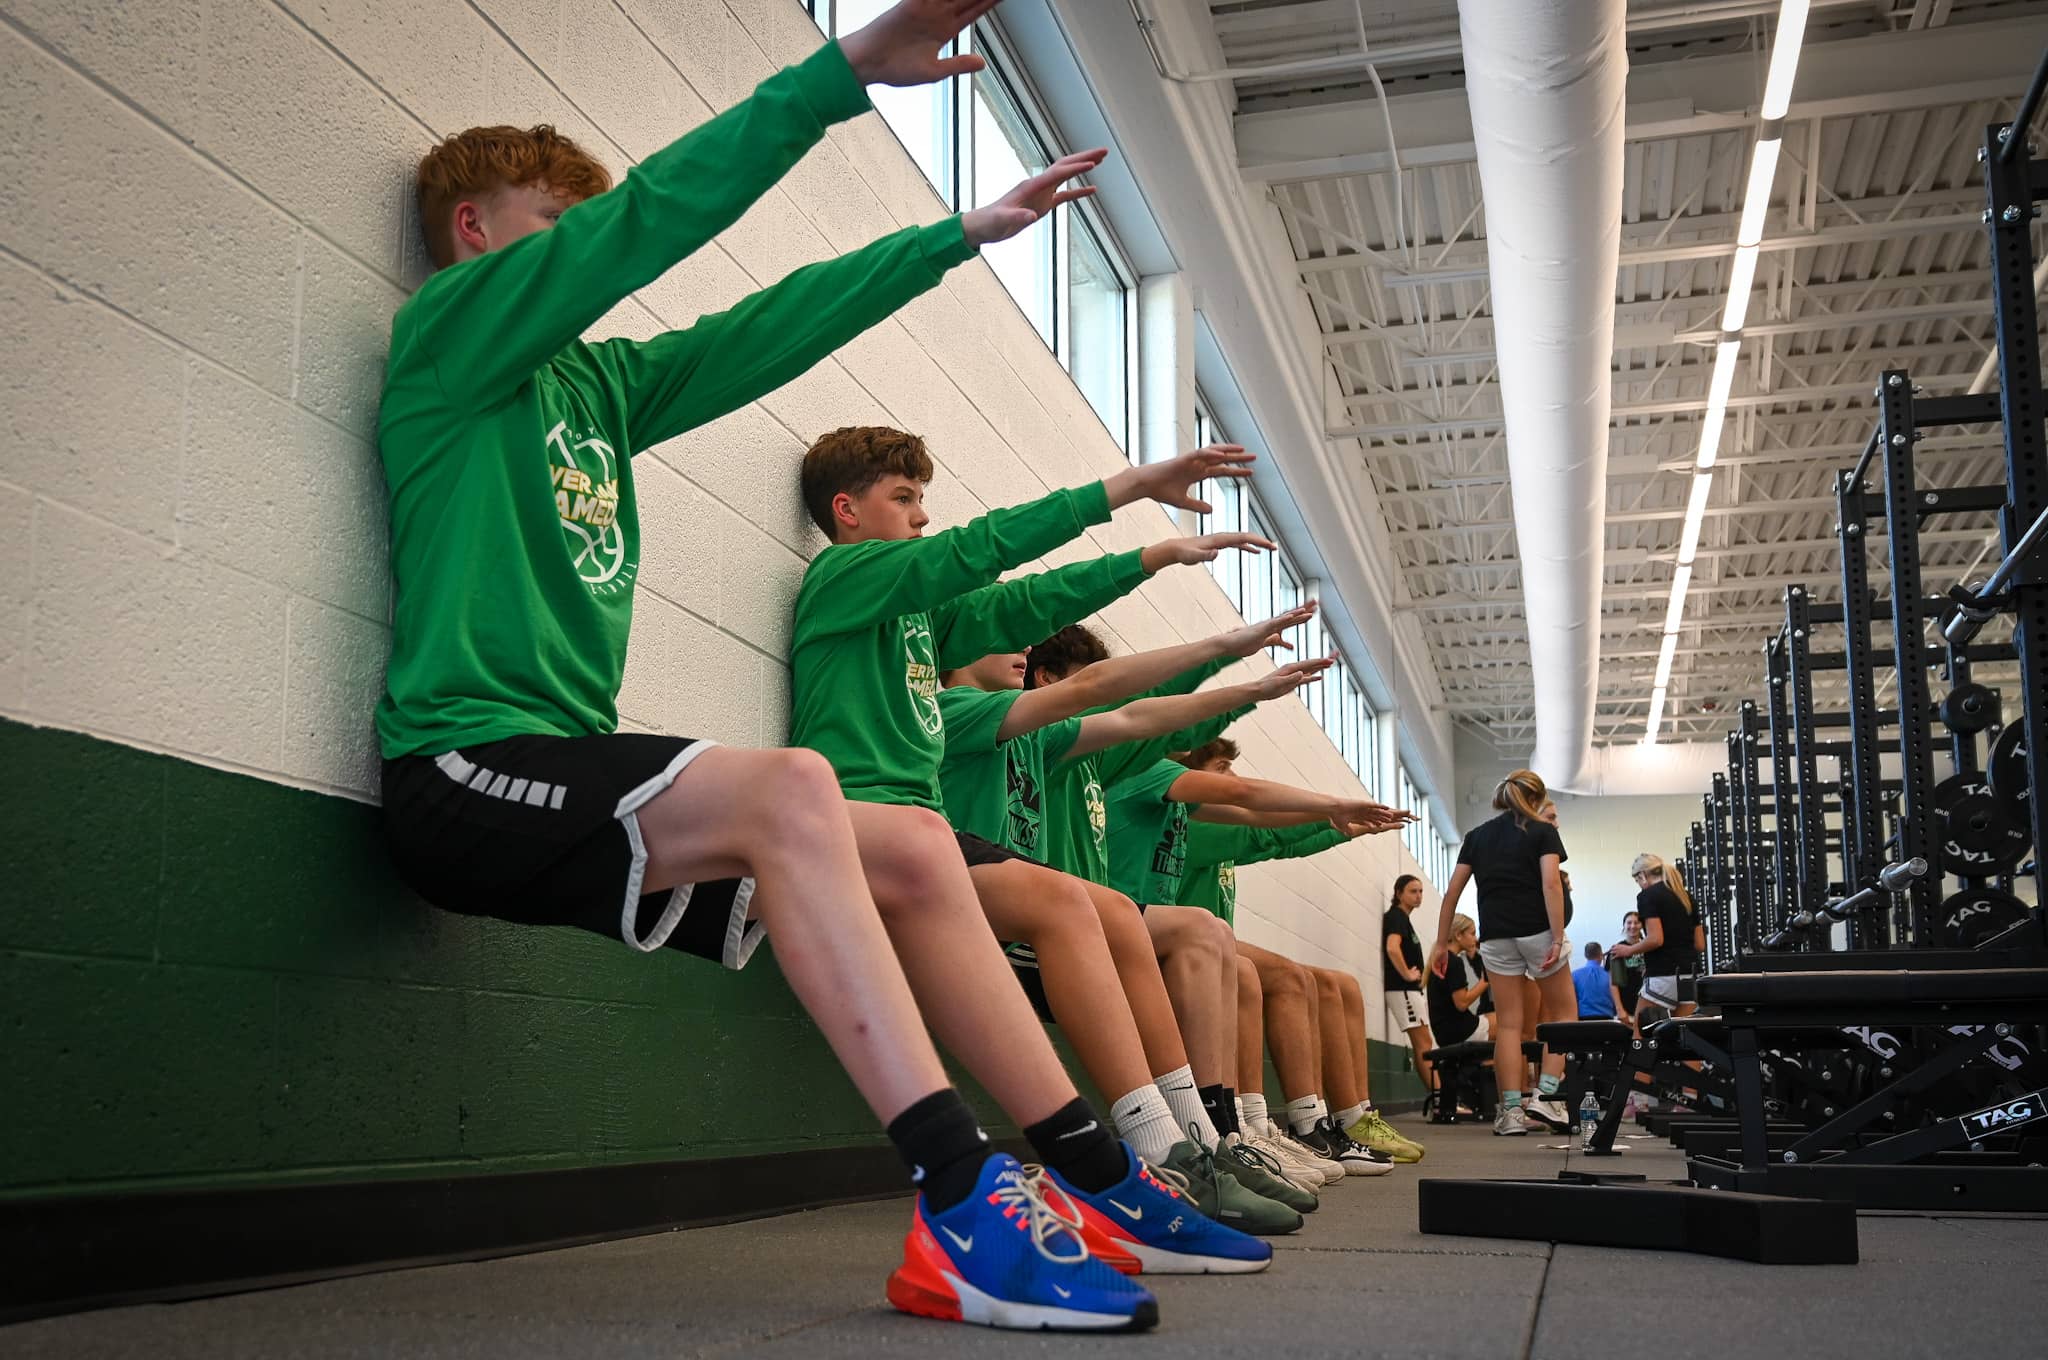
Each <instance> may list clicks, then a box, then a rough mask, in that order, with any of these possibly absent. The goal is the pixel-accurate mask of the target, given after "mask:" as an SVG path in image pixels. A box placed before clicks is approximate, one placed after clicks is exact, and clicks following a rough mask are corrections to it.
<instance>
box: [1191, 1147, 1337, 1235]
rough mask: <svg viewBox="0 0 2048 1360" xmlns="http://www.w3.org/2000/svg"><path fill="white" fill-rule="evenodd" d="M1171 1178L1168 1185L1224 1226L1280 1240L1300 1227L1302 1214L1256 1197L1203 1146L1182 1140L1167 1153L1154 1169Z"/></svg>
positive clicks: (1274, 1201) (1259, 1196) (1280, 1204)
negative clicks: (1161, 1163)
mask: <svg viewBox="0 0 2048 1360" xmlns="http://www.w3.org/2000/svg"><path fill="white" fill-rule="evenodd" d="M1155 1169H1156V1170H1158V1171H1160V1172H1163V1173H1166V1174H1167V1175H1168V1176H1169V1180H1168V1184H1171V1185H1173V1187H1174V1188H1175V1189H1176V1190H1181V1189H1182V1188H1183V1187H1185V1189H1184V1190H1183V1193H1185V1194H1186V1195H1187V1197H1188V1199H1189V1200H1191V1201H1192V1202H1193V1203H1194V1206H1195V1208H1197V1209H1199V1210H1201V1211H1202V1213H1204V1214H1206V1215H1207V1216H1208V1217H1210V1218H1213V1219H1215V1220H1216V1221H1217V1222H1218V1223H1221V1224H1223V1225H1224V1226H1225V1227H1229V1228H1235V1229H1237V1230H1238V1231H1239V1232H1246V1233H1252V1234H1254V1235H1256V1236H1259V1237H1277V1236H1279V1235H1280V1234H1282V1233H1291V1232H1293V1231H1294V1230H1295V1229H1297V1228H1299V1227H1300V1226H1301V1215H1300V1214H1299V1213H1297V1212H1295V1211H1294V1210H1293V1209H1290V1208H1288V1207H1287V1206H1286V1205H1284V1204H1282V1203H1280V1202H1279V1201H1278V1200H1271V1199H1267V1198H1266V1197H1265V1196H1264V1195H1255V1194H1253V1193H1252V1192H1251V1191H1249V1190H1247V1189H1245V1188H1244V1186H1242V1185H1240V1184H1239V1183H1238V1180H1237V1177H1236V1176H1235V1175H1233V1174H1232V1173H1231V1171H1230V1169H1229V1168H1228V1167H1227V1166H1223V1165H1221V1164H1219V1163H1218V1162H1217V1160H1216V1154H1215V1153H1213V1152H1211V1151H1209V1150H1208V1149H1207V1148H1205V1147H1203V1146H1202V1145H1201V1144H1200V1143H1196V1142H1190V1141H1188V1140H1185V1139H1183V1140H1182V1141H1181V1142H1178V1143H1175V1144H1174V1145H1173V1150H1172V1151H1170V1152H1168V1153H1167V1154H1166V1163H1165V1165H1163V1166H1160V1167H1157V1168H1155Z"/></svg>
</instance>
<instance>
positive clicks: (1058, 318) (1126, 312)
mask: <svg viewBox="0 0 2048 1360" xmlns="http://www.w3.org/2000/svg"><path fill="white" fill-rule="evenodd" d="M893 3H894V0H809V8H810V12H811V17H812V18H813V19H815V20H817V23H818V27H819V28H821V29H823V30H824V31H825V32H826V33H828V34H830V35H832V36H833V37H835V38H836V37H841V36H844V35H845V34H848V33H851V32H853V31H855V30H856V29H858V28H860V27H862V26H863V25H865V24H866V23H868V22H869V21H870V20H872V19H873V18H875V17H876V16H877V15H879V14H881V13H882V12H883V11H884V10H887V9H888V8H889V7H890V5H891V4H893ZM950 50H967V51H972V52H976V53H978V54H979V55H981V56H982V57H983V58H985V59H986V60H987V62H988V65H987V67H986V68H985V69H983V70H982V71H980V72H978V73H976V74H975V75H973V76H957V77H955V78H953V79H951V80H947V81H942V82H940V83H939V84H936V85H926V86H919V87H917V88H914V89H908V90H899V89H893V88H890V87H886V86H880V85H877V86H872V87H870V88H869V90H868V95H869V97H870V98H871V99H872V100H873V101H874V104H875V109H876V111H877V112H879V113H880V114H881V115H882V117H883V119H884V120H885V121H886V122H887V123H888V124H889V127H890V130H892V131H893V132H895V134H896V136H897V139H898V140H900V141H901V142H902V143H903V145H904V148H905V149H906V150H908V151H909V152H910V154H911V157H912V159H914V160H915V161H916V162H917V164H918V168H919V169H921V170H923V171H924V174H925V178H926V179H928V180H930V181H931V185H932V188H933V190H934V191H936V192H937V194H938V196H939V197H940V198H941V199H942V200H944V201H945V203H946V204H947V206H949V207H951V208H953V209H955V210H956V211H960V210H965V209H969V208H978V207H983V206H985V205H987V204H989V203H992V202H994V201H995V200H996V199H998V198H1000V197H1002V195H1004V194H1006V193H1008V192H1009V191H1010V189H1011V188H1013V187H1014V186H1015V185H1016V184H1017V182H1018V181H1019V180H1022V179H1024V178H1025V177H1027V176H1029V175H1032V174H1036V173H1037V172H1038V171H1040V170H1043V169H1044V168H1045V167H1046V166H1047V165H1049V164H1051V163H1052V162H1053V160H1055V159H1056V158H1057V157H1058V155H1059V154H1060V146H1061V142H1060V138H1059V137H1058V135H1057V132H1056V129H1055V128H1054V125H1053V122H1052V119H1051V117H1050V116H1049V115H1048V114H1047V113H1046V111H1045V109H1044V108H1043V107H1042V105H1041V104H1040V103H1039V101H1038V99H1037V98H1036V96H1035V95H1034V94H1033V92H1032V90H1031V87H1030V84H1029V82H1028V81H1027V80H1026V79H1025V78H1024V73H1023V70H1022V67H1021V65H1020V64H1019V63H1018V62H1017V60H1016V58H1015V57H1014V55H1013V54H1012V53H1011V52H1010V51H1009V49H1008V48H1007V47H1005V46H1004V44H1003V41H1002V36H1001V34H1000V33H998V32H997V31H996V30H995V29H994V28H993V27H992V26H991V25H990V24H988V23H986V22H984V23H981V24H977V25H975V27H973V28H972V29H970V30H969V31H968V32H967V33H965V34H963V35H962V36H961V40H960V42H959V43H957V44H956V45H955V48H954V49H949V54H950ZM981 256H982V258H983V259H984V260H986V261H988V265H989V268H991V269H993V270H994V271H995V274H996V277H997V278H998V279H1000V280H1002V283H1003V287H1004V289H1005V290H1007V291H1008V293H1009V294H1010V296H1011V297H1012V298H1014V299H1015V300H1016V303H1017V306H1018V307H1019V308H1020V309H1021V310H1022V311H1023V313H1024V315H1025V316H1026V317H1028V318H1030V320H1031V325H1032V327H1033V328H1034V329H1035V330H1037V332H1038V334H1039V338H1041V339H1042V340H1044V341H1045V343H1046V346H1047V347H1048V348H1049V349H1051V350H1052V351H1053V353H1054V354H1056V355H1058V356H1059V360H1060V363H1061V364H1062V365H1063V366H1064V367H1065V368H1066V370H1067V372H1068V373H1070V374H1071V375H1073V379H1074V384H1075V386H1076V387H1078V388H1079V389H1080V390H1081V393H1082V395H1083V396H1085V397H1087V399H1088V404H1089V405H1090V406H1091V407H1093V408H1094V409H1095V413H1096V415H1098V416H1099V417H1101V419H1102V423H1103V426H1104V428H1106V429H1107V430H1108V431H1109V433H1110V435H1111V436H1112V437H1113V438H1114V439H1115V440H1116V442H1117V447H1119V448H1121V449H1123V450H1124V452H1125V453H1126V454H1127V455H1132V456H1135V455H1134V450H1135V448H1136V442H1137V426H1138V422H1137V415H1136V410H1135V408H1136V405H1137V401H1136V395H1135V390H1134V388H1133V382H1132V375H1133V373H1134V372H1135V369H1136V366H1137V365H1136V359H1135V355H1136V350H1137V321H1138V318H1137V306H1136V299H1135V296H1134V294H1135V290H1136V287H1137V283H1136V274H1135V272H1134V271H1133V270H1132V269H1131V267H1130V266H1129V264H1128V263H1127V262H1126V261H1125V259H1124V256H1123V251H1122V249H1121V247H1119V246H1118V245H1117V243H1116V239H1115V237H1114V235H1113V234H1112V233H1111V232H1110V230H1109V226H1108V223H1107V222H1106V221H1104V219H1103V218H1102V216H1101V213H1100V212H1099V211H1098V210H1097V209H1096V207H1095V206H1094V205H1093V204H1092V203H1070V204H1066V205H1063V206H1062V207H1060V208H1059V209H1057V210H1056V211H1055V212H1054V213H1053V215H1052V216H1051V217H1049V218H1046V219H1045V220H1043V221H1040V222H1038V223H1035V224H1034V225H1032V226H1031V227H1030V228H1028V229H1027V230H1025V231H1024V232H1023V233H1022V234H1020V235H1018V236H1014V237H1012V238H1011V239H1009V240H1007V241H1004V242H1001V243H999V244H997V245H992V246H988V247H986V248H984V249H983V250H982V252H981Z"/></svg>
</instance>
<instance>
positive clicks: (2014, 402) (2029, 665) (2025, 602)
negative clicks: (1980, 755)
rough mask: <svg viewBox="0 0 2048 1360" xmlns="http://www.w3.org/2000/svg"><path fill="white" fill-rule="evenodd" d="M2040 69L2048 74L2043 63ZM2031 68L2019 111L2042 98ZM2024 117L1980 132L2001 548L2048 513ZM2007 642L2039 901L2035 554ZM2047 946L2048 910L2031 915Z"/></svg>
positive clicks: (2043, 874) (2043, 844)
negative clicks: (2001, 474)
mask: <svg viewBox="0 0 2048 1360" xmlns="http://www.w3.org/2000/svg"><path fill="white" fill-rule="evenodd" d="M2042 70H2044V71H2048V63H2044V65H2043V67H2042ZM2040 88H2041V78H2040V76H2039V75H2038V74H2037V76H2036V78H2035V83H2034V85H2033V87H2031V88H2030V90H2029V92H2028V93H2029V97H2028V99H2027V100H2026V102H2025V105H2024V108H2025V110H2026V111H2027V112H2028V113H2029V114H2031V113H2032V111H2033V108H2034V104H2035V103H2036V102H2037V101H2038V99H2039V97H2040ZM2026 137H2027V126H2026V123H2025V122H2019V123H2016V124H2012V125H2008V126H2004V127H1996V126H1995V127H1992V128H1990V129H1988V130H1987V131H1986V132H1985V134H1984V152H1983V156H1984V161H1985V165H1984V192H1985V213H1984V216H1985V222H1986V223H1987V224H1988V226H1989V228H1990V236H1991V300H1992V305H1993V308H1994V312H1993V318H1994V324H1995V326H1996V330H1997V335H1998V400H1999V411H2000V415H2001V418H2002V420H2003V422H2004V429H2005V480H2006V506H2005V517H2004V523H2003V524H2002V526H2001V527H2002V529H2003V531H2004V532H2003V546H2004V548H2005V550H2006V552H2007V553H2008V554H2010V553H2012V552H2013V551H2014V550H2015V549H2016V548H2017V546H2018V544H2019V542H2020V539H2021V537H2022V536H2023V535H2024V534H2025V533H2026V531H2027V529H2028V528H2029V526H2031V525H2032V524H2033V523H2034V521H2035V520H2036V519H2037V518H2038V517H2039V516H2040V515H2041V514H2042V513H2043V512H2044V511H2048V443H2044V441H2043V439H2042V434H2041V419H2042V416H2043V414H2044V407H2043V401H2042V391H2041V335H2040V319H2039V317H2038V315H2037V313H2036V311H2035V301H2034V245H2033V240H2032V236H2031V223H2032V221H2033V216H2034V197H2035V190H2034V184H2033V175H2034V162H2033V155H2034V149H2033V148H2032V147H2031V146H2028V145H2026V144H2025V143H2026ZM2010 579H2011V582H2012V587H2011V588H2012V597H2013V604H2014V606H2015V608H2014V619H2013V644H2014V648H2015V650H2016V651H2017V652H2018V653H2019V663H2020V685H2019V707H2020V713H2019V716H2018V718H2017V719H2016V721H2019V722H2022V723H2024V724H2026V726H2025V729H2024V731H2025V734H2026V736H2025V740H2026V745H2027V750H2028V751H2030V752H2032V753H2033V757H2034V758H2033V759H2032V760H2031V761H2029V762H2028V773H2027V779H2028V782H2029V784H2030V785H2031V792H2032V797H2031V799H2030V812H2029V820H2030V821H2031V822H2032V823H2033V825H2032V827H2031V828H2030V829H2031V830H2032V832H2033V837H2034V890H2035V895H2036V900H2037V901H2040V902H2043V903H2048V761H2043V760H2042V759H2041V752H2042V751H2044V750H2048V561H2044V559H2043V556H2042V555H2041V554H2040V553H2035V554H2034V555H2033V556H2032V557H2030V558H2029V559H2027V560H2026V561H2024V562H2022V563H2021V564H2020V565H2019V567H2018V568H2017V570H2015V571H2014V572H2013V573H2012V576H2011V578H2010ZM2034 915H2035V916H2036V917H2037V918H2038V919H2039V920H2040V922H2041V931H2042V943H2043V944H2044V945H2048V910H2044V911H2036V912H2035V913H2034Z"/></svg>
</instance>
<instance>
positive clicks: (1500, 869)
mask: <svg viewBox="0 0 2048 1360" xmlns="http://www.w3.org/2000/svg"><path fill="white" fill-rule="evenodd" d="M1543 800H1544V788H1543V780H1542V778H1541V777H1540V776H1538V775H1537V774H1536V772H1535V771H1534V770H1516V771H1515V772H1514V773H1513V774H1511V775H1509V776H1508V777H1507V778H1506V779H1503V780H1502V781H1501V782H1500V784H1499V786H1498V787H1496V788H1495V789H1494V791H1493V805H1494V807H1496V808H1498V809H1499V810H1500V815H1499V816H1498V817H1495V818H1493V819H1492V820H1491V821H1487V822H1482V823H1481V824H1480V825H1478V826H1476V827H1474V828H1473V829H1472V830H1471V831H1470V832H1468V833H1466V836H1465V843H1464V845H1463V846H1461V847H1460V848H1459V851H1458V867H1457V868H1456V869H1455V870H1453V871H1452V873H1451V881H1450V882H1449V883H1448V884H1446V885H1445V887H1444V900H1443V907H1442V908H1441V911H1440V913H1439V916H1438V919H1437V946H1436V949H1435V952H1434V953H1433V954H1432V956H1431V958H1430V971H1431V972H1433V973H1435V974H1437V975H1438V976H1439V977H1441V976H1442V975H1443V973H1444V970H1445V969H1446V967H1447V966H1448V965H1449V962H1450V954H1449V930H1450V921H1451V916H1452V914H1453V913H1454V912H1455V911H1456V910H1457V904H1458V899H1459V898H1460V897H1461V896H1463V895H1464V892H1465V885H1466V883H1468V882H1470V881H1472V880H1474V879H1476V880H1478V884H1479V958H1480V961H1481V962H1482V963H1484V964H1485V965H1486V971H1487V974H1488V976H1490V977H1491V978H1492V979H1493V980H1494V988H1493V1004H1494V1019H1493V1044H1494V1073H1495V1075H1496V1077H1497V1078H1498V1080H1499V1082H1500V1084H1501V1086H1502V1088H1503V1089H1502V1091H1501V1096H1500V1113H1499V1115H1498V1116H1496V1117H1495V1119H1494V1121H1493V1131H1494V1132H1495V1133H1497V1134H1505V1135H1514V1134H1525V1133H1527V1132H1528V1131H1529V1126H1528V1117H1529V1116H1530V1115H1534V1116H1535V1117H1536V1118H1537V1119H1538V1120H1539V1121H1541V1122H1543V1123H1546V1124H1551V1125H1552V1126H1553V1127H1556V1128H1569V1127H1570V1123H1571V1121H1570V1116H1569V1115H1568V1114H1567V1113H1566V1112H1565V1111H1563V1110H1562V1109H1559V1108H1558V1107H1557V1106H1556V1104H1555V1102H1553V1101H1551V1100H1549V1099H1548V1097H1549V1096H1551V1095H1552V1094H1553V1093H1554V1092H1555V1091H1556V1089H1557V1085H1558V1083H1559V1082H1560V1081H1561V1080H1562V1079H1563V1076H1564V1055H1563V1054H1562V1053H1553V1054H1546V1055H1545V1056H1544V1059H1543V1076H1542V1078H1541V1080H1540V1081H1539V1083H1538V1087H1537V1091H1538V1098H1537V1099H1535V1100H1532V1101H1530V1102H1529V1104H1528V1106H1527V1107H1526V1108H1525V1106H1524V1104H1523V1101H1522V1092H1521V1091H1520V1090H1519V1089H1517V1090H1509V1089H1506V1087H1507V1084H1508V1083H1509V1082H1510V1081H1515V1082H1516V1084H1517V1085H1518V1086H1519V1084H1520V1083H1519V1080H1518V1079H1517V1078H1516V1077H1514V1076H1513V1075H1512V1074H1514V1073H1517V1072H1519V1071H1521V1061H1522V1039H1523V1037H1524V1035H1525V1034H1528V1033H1533V1032H1534V1030H1535V1028H1536V1024H1537V1020H1538V1016H1537V1015H1535V1014H1531V1013H1530V1009H1531V1008H1530V1007H1529V1005H1528V996H1527V994H1526V992H1524V990H1523V984H1520V983H1517V982H1512V981H1510V979H1515V978H1522V977H1533V978H1534V979H1535V980H1536V986H1537V988H1538V991H1539V994H1540V996H1541V998H1542V1006H1541V1018H1542V1019H1545V1020H1569V1019H1572V1018H1574V1017H1576V1016H1577V1015H1578V1010H1579V1002H1578V993H1577V992H1576V991H1575V990H1573V988H1572V980H1571V974H1570V973H1569V972H1568V971H1567V964H1568V963H1569V959H1568V958H1567V956H1566V954H1565V952H1564V950H1565V942H1564V884H1563V882H1562V881H1561V880H1560V879H1559V877H1558V872H1559V869H1558V866H1559V865H1560V864H1562V863H1563V862H1564V858H1565V852H1564V842H1563V841H1561V840H1559V839H1558V835H1557V828H1555V827H1553V826H1551V825H1550V824H1549V823H1547V822H1545V821H1544V820H1543V818H1542V811H1543Z"/></svg>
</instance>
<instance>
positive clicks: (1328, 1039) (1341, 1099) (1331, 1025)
mask: <svg viewBox="0 0 2048 1360" xmlns="http://www.w3.org/2000/svg"><path fill="white" fill-rule="evenodd" d="M1308 971H1309V976H1310V977H1312V978H1313V979H1314V980H1315V985H1316V1019H1317V1025H1318V1027H1319V1029H1320V1030H1321V1032H1322V1036H1323V1068H1322V1071H1323V1098H1324V1099H1325V1100H1327V1101H1328V1102H1329V1105H1330V1108H1331V1109H1332V1110H1348V1109H1350V1108H1351V1107H1352V1106H1353V1105H1356V1104H1358V1103H1359V1102H1360V1101H1362V1100H1364V1099H1365V1092H1363V1091H1361V1090H1360V1089H1359V1087H1358V1074H1357V1073H1356V1072H1354V1071H1353V1070H1352V1067H1351V1045H1350V1044H1348V1043H1346V1042H1345V1039H1344V994H1343V993H1342V992H1341V991H1340V990H1339V989H1338V987H1337V975H1336V974H1335V973H1333V972H1331V971H1330V970H1329V969H1327V968H1311V969H1309V970H1308Z"/></svg>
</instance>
